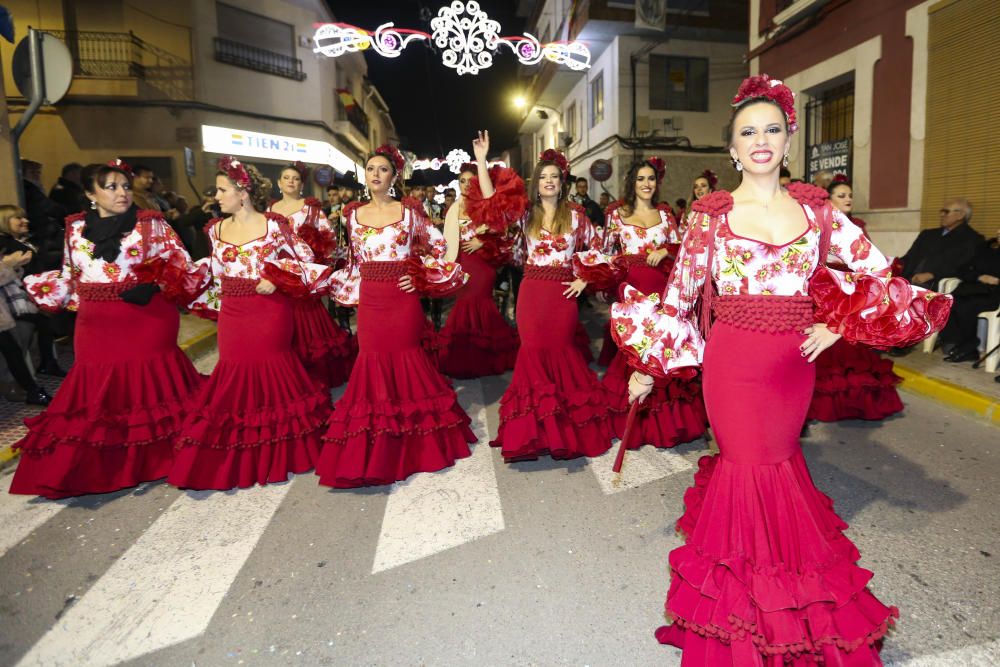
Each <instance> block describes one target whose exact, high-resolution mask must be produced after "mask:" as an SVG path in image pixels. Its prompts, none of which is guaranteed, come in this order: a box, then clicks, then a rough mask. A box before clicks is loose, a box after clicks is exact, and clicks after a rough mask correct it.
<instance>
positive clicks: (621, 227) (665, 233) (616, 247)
mask: <svg viewBox="0 0 1000 667" xmlns="http://www.w3.org/2000/svg"><path fill="white" fill-rule="evenodd" d="M659 213H660V222H659V224H657V225H653V226H652V227H648V228H643V227H639V226H637V225H631V224H629V223H627V222H625V221H624V220H622V216H621V208H617V207H616V208H614V209H613V210H612V211H611V212H610V213H609V214H608V216H607V218H606V223H605V225H604V238H603V239H602V240H601V252H602V253H604V254H605V255H648V254H649V253H651V252H653V251H654V250H659V249H661V248H664V247H666V246H668V245H670V244H676V243H680V242H681V233H680V228H679V227H678V226H677V221H676V220H674V216H673V214H672V213H671V212H670V211H669V210H668V209H667V208H666V207H661V208H659Z"/></svg>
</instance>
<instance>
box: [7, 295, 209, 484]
mask: <svg viewBox="0 0 1000 667" xmlns="http://www.w3.org/2000/svg"><path fill="white" fill-rule="evenodd" d="M179 322H180V320H179V316H178V313H177V309H176V308H175V307H174V306H172V305H171V304H170V303H168V302H167V300H166V299H165V298H164V297H163V296H162V295H156V296H154V297H153V300H152V301H150V302H149V304H147V305H145V306H136V305H132V304H128V303H125V302H123V301H120V300H108V301H90V300H81V302H80V310H79V314H78V315H77V320H76V334H75V337H74V350H75V354H76V360H75V362H74V364H73V367H72V368H71V369H70V371H69V373H68V374H67V376H66V379H64V380H63V382H62V386H61V387H60V388H59V391H58V392H56V395H55V398H54V399H53V401H52V404H51V405H49V407H48V408H47V409H46V410H45V411H44V412H43V413H41V414H40V415H38V416H37V417H32V418H29V419H26V420H25V424H26V425H27V427H28V435H26V436H25V437H24V438H23V439H22V440H21V441H20V442H18V443H17V444H15V445H14V447H15V448H18V449H20V450H21V458H20V461H19V463H18V467H17V471H16V473H15V474H14V479H13V481H12V483H11V493H23V494H29V495H40V496H45V497H47V498H63V497H67V496H77V495H83V494H87V493H107V492H110V491H116V490H118V489H124V488H128V487H130V486H135V485H136V484H139V483H140V482H145V481H150V480H154V479H160V478H162V477H166V476H167V473H168V472H169V471H170V466H171V463H172V462H173V451H174V444H175V441H176V438H177V436H178V433H179V431H180V428H181V421H182V419H183V416H184V406H185V404H186V403H187V401H189V400H190V398H191V396H192V395H194V394H195V393H196V392H197V391H198V387H199V386H200V385H201V383H202V381H203V378H202V376H200V375H199V374H198V373H197V371H195V369H194V366H193V365H192V364H191V362H190V361H189V360H188V358H187V357H186V356H184V353H183V352H181V351H180V349H179V348H178V347H177V331H178V327H179Z"/></svg>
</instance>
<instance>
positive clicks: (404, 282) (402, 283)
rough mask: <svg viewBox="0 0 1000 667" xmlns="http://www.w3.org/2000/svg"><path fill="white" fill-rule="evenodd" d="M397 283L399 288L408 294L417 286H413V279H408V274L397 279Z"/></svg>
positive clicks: (414, 290)
mask: <svg viewBox="0 0 1000 667" xmlns="http://www.w3.org/2000/svg"><path fill="white" fill-rule="evenodd" d="M397 284H398V285H399V289H401V290H402V291H404V292H406V293H408V294H412V293H413V292H416V291H417V288H416V287H414V286H413V281H412V280H410V276H403V277H402V278H400V279H399V283H397Z"/></svg>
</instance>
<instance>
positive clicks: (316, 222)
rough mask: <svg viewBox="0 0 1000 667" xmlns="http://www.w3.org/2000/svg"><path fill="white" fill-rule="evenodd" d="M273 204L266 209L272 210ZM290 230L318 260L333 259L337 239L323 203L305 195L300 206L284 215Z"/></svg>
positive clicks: (326, 262)
mask: <svg viewBox="0 0 1000 667" xmlns="http://www.w3.org/2000/svg"><path fill="white" fill-rule="evenodd" d="M273 207H274V205H273V204H272V205H271V208H269V209H268V210H270V211H272V212H273ZM285 217H286V219H287V220H288V224H289V226H290V227H291V229H292V232H294V234H295V235H296V236H298V237H299V238H300V239H302V240H303V241H305V242H306V245H308V246H309V248H310V249H311V250H312V252H313V256H314V258H315V259H316V261H318V262H322V263H324V264H328V263H331V262H333V261H334V259H335V255H336V250H337V240H336V234H335V232H334V230H333V226H332V225H331V224H330V220H329V219H327V217H326V214H325V213H323V203H322V202H321V201H320V200H318V199H316V198H315V197H307V198H306V199H305V200H304V201H303V202H302V208H300V209H299V210H298V211H296V212H295V213H292V214H291V215H289V216H285Z"/></svg>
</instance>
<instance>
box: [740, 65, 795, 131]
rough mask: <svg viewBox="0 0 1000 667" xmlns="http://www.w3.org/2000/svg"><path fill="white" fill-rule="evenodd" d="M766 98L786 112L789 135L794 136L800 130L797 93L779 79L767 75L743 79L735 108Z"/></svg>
mask: <svg viewBox="0 0 1000 667" xmlns="http://www.w3.org/2000/svg"><path fill="white" fill-rule="evenodd" d="M760 98H765V99H769V100H772V101H773V102H775V103H776V104H777V105H778V106H779V107H781V110H782V111H784V112H785V119H786V120H788V133H789V134H794V133H795V131H796V130H798V129H799V124H798V123H797V122H796V120H795V93H793V92H792V89H791V88H789V87H788V86H786V85H785V84H784V83H782V82H781V81H780V80H778V79H772V78H771V77H770V76H768V75H767V74H761V75H759V76H751V77H747V78H746V79H743V83H741V84H740V89H739V90H738V91H736V96H735V97H734V98H733V106H734V107H739V106H740V105H741V104H743V103H744V102H746V101H748V100H754V99H760Z"/></svg>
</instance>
